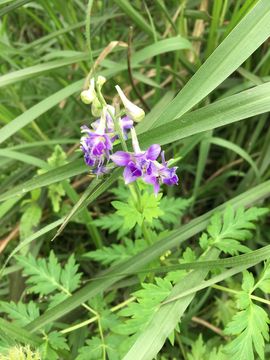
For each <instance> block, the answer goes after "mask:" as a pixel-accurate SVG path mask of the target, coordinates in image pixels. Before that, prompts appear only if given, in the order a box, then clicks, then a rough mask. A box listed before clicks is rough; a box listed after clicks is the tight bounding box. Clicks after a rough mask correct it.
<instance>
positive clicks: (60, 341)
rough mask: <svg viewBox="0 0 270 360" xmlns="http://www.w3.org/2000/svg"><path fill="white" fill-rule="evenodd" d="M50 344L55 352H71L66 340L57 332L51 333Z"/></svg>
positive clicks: (49, 336)
mask: <svg viewBox="0 0 270 360" xmlns="http://www.w3.org/2000/svg"><path fill="white" fill-rule="evenodd" d="M48 342H49V344H50V346H51V347H52V348H53V349H55V350H69V347H68V345H67V340H66V338H65V337H64V336H63V335H62V334H60V333H59V332H57V331H52V332H50V333H49V335H48Z"/></svg>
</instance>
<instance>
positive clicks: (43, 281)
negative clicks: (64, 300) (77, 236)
mask: <svg viewBox="0 0 270 360" xmlns="http://www.w3.org/2000/svg"><path fill="white" fill-rule="evenodd" d="M16 259H17V260H18V262H19V264H20V265H21V266H22V267H23V275H25V276H28V278H27V280H26V283H27V284H28V285H29V287H28V291H30V292H34V293H36V294H40V295H48V294H51V293H52V292H54V291H55V290H58V291H60V292H63V293H65V294H66V295H70V293H71V292H72V291H74V290H76V289H77V288H78V286H79V282H80V277H81V274H78V273H77V270H78V265H76V264H75V260H74V256H73V255H71V257H70V258H69V259H68V261H67V263H66V265H65V267H64V269H62V268H61V266H60V264H59V263H58V260H57V258H56V256H55V255H54V253H53V251H51V252H50V256H49V259H48V261H46V260H45V259H35V258H34V257H33V256H32V255H31V254H29V255H28V256H27V257H26V256H16Z"/></svg>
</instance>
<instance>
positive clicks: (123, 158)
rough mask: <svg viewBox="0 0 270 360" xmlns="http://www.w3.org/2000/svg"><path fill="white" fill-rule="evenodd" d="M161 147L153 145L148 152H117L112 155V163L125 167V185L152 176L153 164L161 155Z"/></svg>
mask: <svg viewBox="0 0 270 360" xmlns="http://www.w3.org/2000/svg"><path fill="white" fill-rule="evenodd" d="M160 151H161V149H160V146H159V145H157V144H154V145H151V146H150V147H149V148H148V150H147V151H144V152H142V151H139V152H137V153H128V152H125V151H117V152H116V153H115V154H113V155H111V159H112V161H113V162H114V163H115V164H116V165H118V166H124V167H125V169H124V173H123V176H124V179H125V183H126V184H129V183H131V182H133V181H135V180H137V179H138V178H139V177H144V176H145V175H148V174H150V172H151V164H152V162H153V161H154V160H156V159H157V158H158V156H159V154H160Z"/></svg>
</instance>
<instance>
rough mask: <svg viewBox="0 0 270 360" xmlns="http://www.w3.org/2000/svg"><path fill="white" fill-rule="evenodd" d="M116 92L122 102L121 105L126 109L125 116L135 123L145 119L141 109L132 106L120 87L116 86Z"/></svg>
mask: <svg viewBox="0 0 270 360" xmlns="http://www.w3.org/2000/svg"><path fill="white" fill-rule="evenodd" d="M115 88H116V90H117V92H118V94H119V96H120V98H121V100H122V103H123V105H124V107H125V109H126V113H127V115H128V116H129V117H130V118H131V119H132V120H134V121H135V122H140V121H142V119H143V118H144V117H145V113H144V111H143V109H141V108H140V107H139V106H137V105H135V104H133V103H132V102H131V101H130V100H129V99H128V98H127V97H126V95H125V94H124V93H123V91H122V89H121V88H120V86H118V85H116V87H115Z"/></svg>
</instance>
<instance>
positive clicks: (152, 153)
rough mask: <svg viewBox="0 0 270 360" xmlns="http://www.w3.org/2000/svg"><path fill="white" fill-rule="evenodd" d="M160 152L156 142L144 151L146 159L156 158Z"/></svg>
mask: <svg viewBox="0 0 270 360" xmlns="http://www.w3.org/2000/svg"><path fill="white" fill-rule="evenodd" d="M160 152H161V147H160V145H158V144H153V145H151V146H150V147H149V148H148V150H147V151H146V153H145V156H146V159H149V160H156V159H157V158H158V156H159V154H160Z"/></svg>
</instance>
